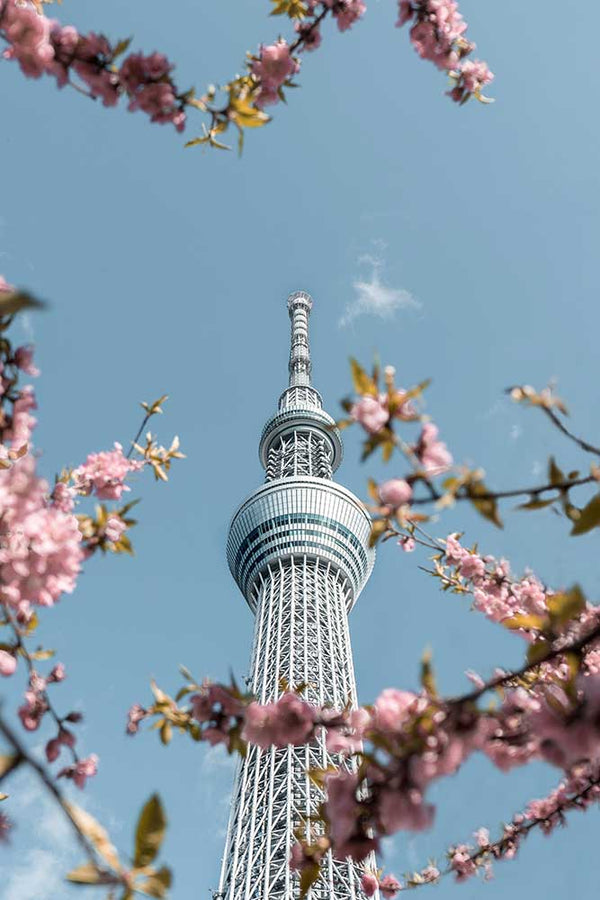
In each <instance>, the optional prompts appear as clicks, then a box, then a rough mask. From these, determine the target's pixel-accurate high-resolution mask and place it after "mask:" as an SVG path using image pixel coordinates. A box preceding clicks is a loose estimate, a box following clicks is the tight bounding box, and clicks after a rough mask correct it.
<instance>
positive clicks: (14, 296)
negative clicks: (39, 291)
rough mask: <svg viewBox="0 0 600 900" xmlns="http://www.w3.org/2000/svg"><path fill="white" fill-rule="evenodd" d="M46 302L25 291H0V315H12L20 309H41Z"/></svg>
mask: <svg viewBox="0 0 600 900" xmlns="http://www.w3.org/2000/svg"><path fill="white" fill-rule="evenodd" d="M45 305H46V304H45V303H43V302H42V301H41V300H38V299H37V298H36V297H34V296H32V295H31V294H28V293H27V292H26V291H13V292H12V293H5V292H2V293H0V316H14V314H15V313H17V312H20V311H21V310H22V309H43V307H44V306H45Z"/></svg>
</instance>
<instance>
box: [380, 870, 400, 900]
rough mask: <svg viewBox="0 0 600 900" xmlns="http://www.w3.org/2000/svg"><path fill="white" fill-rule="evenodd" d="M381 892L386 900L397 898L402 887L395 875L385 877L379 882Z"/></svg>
mask: <svg viewBox="0 0 600 900" xmlns="http://www.w3.org/2000/svg"><path fill="white" fill-rule="evenodd" d="M379 890H380V891H381V894H382V896H383V897H385V898H386V900H389V898H391V897H395V896H396V894H397V893H398V891H401V890H402V885H401V884H400V882H399V881H398V879H397V878H396V877H395V876H394V875H384V877H383V878H382V879H381V881H380V882H379Z"/></svg>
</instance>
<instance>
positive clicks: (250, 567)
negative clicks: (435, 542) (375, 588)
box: [219, 293, 374, 900]
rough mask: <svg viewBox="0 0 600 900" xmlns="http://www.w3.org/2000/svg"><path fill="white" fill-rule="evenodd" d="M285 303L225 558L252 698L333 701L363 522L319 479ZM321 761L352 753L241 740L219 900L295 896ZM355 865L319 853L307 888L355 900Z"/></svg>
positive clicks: (323, 424)
mask: <svg viewBox="0 0 600 900" xmlns="http://www.w3.org/2000/svg"><path fill="white" fill-rule="evenodd" d="M288 305H289V309H290V318H291V320H292V341H291V352H290V366H289V370H290V386H289V388H288V389H287V390H286V391H284V393H283V394H282V396H281V398H280V403H279V410H278V412H277V413H276V414H275V415H274V416H273V417H272V419H271V420H270V421H269V422H268V423H267V425H266V427H265V429H264V431H263V436H262V439H261V448H260V456H261V459H262V461H263V465H265V468H266V478H267V483H266V484H265V485H264V486H263V487H262V488H259V489H257V490H256V491H255V492H254V493H253V494H252V495H251V496H250V497H249V498H248V500H247V501H246V502H245V503H244V504H242V506H241V507H240V509H239V510H238V512H237V513H236V515H235V516H234V519H233V522H232V525H231V529H230V533H229V540H228V559H229V565H230V568H231V570H232V573H233V575H234V577H235V579H236V581H237V582H238V585H239V586H240V588H241V590H242V592H243V593H244V595H245V596H246V599H247V601H248V604H249V605H250V607H251V609H252V610H253V611H254V612H255V616H256V618H255V627H254V643H253V650H252V658H251V668H250V672H251V675H250V681H251V687H252V691H253V693H254V695H255V697H256V699H257V700H258V701H259V702H260V703H268V702H271V701H274V700H276V699H277V697H278V696H279V695H280V694H281V693H282V691H283V690H285V689H286V687H290V688H294V687H298V686H299V685H302V686H303V697H304V698H305V699H306V700H307V701H308V702H310V703H313V704H315V705H318V706H323V705H330V706H332V707H334V708H336V709H340V710H341V709H343V708H344V707H346V706H353V707H355V706H356V703H357V701H356V685H355V680H354V671H353V664H352V652H351V647H350V635H349V629H348V611H349V610H350V608H351V607H352V605H353V604H354V602H355V600H356V598H357V596H358V594H359V592H360V590H361V588H362V586H363V585H364V583H365V581H366V580H367V578H368V576H369V574H370V571H371V568H372V564H373V551H372V550H370V549H369V546H368V544H369V534H370V519H369V516H368V514H367V512H366V511H365V509H364V507H363V506H362V504H361V503H360V502H359V501H358V500H357V499H356V498H355V497H354V496H353V495H352V494H351V493H350V492H349V491H347V490H346V489H345V488H342V487H340V486H339V485H337V484H335V483H334V482H333V481H332V480H331V476H332V472H333V471H334V469H335V468H336V467H337V465H338V464H339V461H340V459H341V441H340V438H339V434H338V433H337V431H336V429H335V426H334V422H333V420H332V419H331V418H330V417H329V416H328V415H327V414H326V413H324V412H323V410H322V408H321V398H320V396H319V394H318V393H317V391H315V389H314V388H313V387H312V385H311V381H310V372H311V362H310V354H309V347H308V314H309V312H310V308H311V306H312V302H311V300H310V298H309V297H308V295H306V294H304V293H298V294H296V295H292V297H291V298H290V300H289V301H288ZM331 765H335V766H340V765H341V766H350V767H352V766H353V765H354V762H353V761H346V760H344V759H342V758H339V757H338V758H336V757H333V756H331V755H330V754H329V753H328V751H327V749H326V747H325V741H324V738H323V737H320V738H318V739H317V740H315V741H314V742H313V743H311V744H310V745H306V746H299V747H293V746H288V747H287V748H285V749H281V750H280V749H275V748H270V749H268V750H261V749H260V748H258V747H256V746H251V747H249V748H248V754H247V756H246V757H245V758H244V759H243V760H241V762H240V764H239V766H238V770H237V773H236V779H235V786H234V792H233V799H232V807H231V815H230V821H229V829H228V835H227V843H226V847H225V855H224V859H223V866H222V871H221V881H220V887H219V893H220V895H221V896H222V897H223V898H225V900H295V898H297V897H298V896H299V879H298V876H297V875H296V874H295V873H293V872H292V871H291V870H290V867H289V860H290V854H291V850H292V847H293V845H294V843H295V841H296V837H295V832H297V830H298V829H299V828H300V829H301V830H303V833H304V834H305V835H306V836H307V837H309V836H310V834H311V832H310V830H309V829H310V828H311V825H310V818H311V817H313V816H315V814H316V813H317V811H318V807H319V805H320V804H321V803H322V801H323V793H322V791H321V790H320V788H318V787H317V786H316V785H315V784H314V782H313V781H311V779H310V778H309V776H308V774H307V773H308V771H309V770H310V769H323V768H326V767H327V766H331ZM313 827H314V826H313ZM312 834H313V836H314V830H313V832H312ZM373 864H374V861H373V860H371V865H373ZM362 872H363V867H361V866H358V865H356V864H355V863H353V862H352V861H350V860H343V861H342V860H336V859H334V858H333V857H332V855H331V853H329V854H328V855H327V857H326V858H325V860H324V861H323V863H322V867H321V873H320V876H319V879H318V881H317V882H316V883H315V884H314V885H313V886H312V888H311V890H310V892H309V897H310V898H311V900H364V894H363V892H362V891H361V887H360V878H361V875H362Z"/></svg>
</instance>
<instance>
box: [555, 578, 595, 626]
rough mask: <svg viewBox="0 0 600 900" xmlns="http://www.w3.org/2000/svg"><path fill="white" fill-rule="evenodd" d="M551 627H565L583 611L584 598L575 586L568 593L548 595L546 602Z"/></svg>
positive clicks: (577, 586) (579, 589)
mask: <svg viewBox="0 0 600 900" xmlns="http://www.w3.org/2000/svg"><path fill="white" fill-rule="evenodd" d="M546 603H547V605H548V611H549V613H550V618H551V620H552V624H553V625H565V624H566V623H567V622H570V621H571V619H574V618H575V617H576V616H578V615H580V614H581V613H582V612H583V611H584V609H585V596H584V594H583V591H582V590H581V588H580V587H579V585H578V584H576V585H575V586H574V587H572V588H571V589H570V590H569V591H564V592H562V593H559V594H550V595H549V596H548V598H547V600H546Z"/></svg>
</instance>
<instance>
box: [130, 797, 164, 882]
mask: <svg viewBox="0 0 600 900" xmlns="http://www.w3.org/2000/svg"><path fill="white" fill-rule="evenodd" d="M166 829H167V818H166V816H165V813H164V810H163V808H162V803H161V802H160V797H159V796H158V794H152V796H151V797H150V799H149V800H148V802H147V803H146V804H145V806H144V807H143V809H142V811H141V813H140V817H139V819H138V824H137V828H136V832H135V855H134V857H133V864H134V866H136V867H137V868H142V867H143V866H147V865H148V864H149V863H151V862H152V861H153V860H154V859H155V857H156V855H157V853H158V851H159V850H160V845H161V844H162V842H163V838H164V836H165V831H166Z"/></svg>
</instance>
